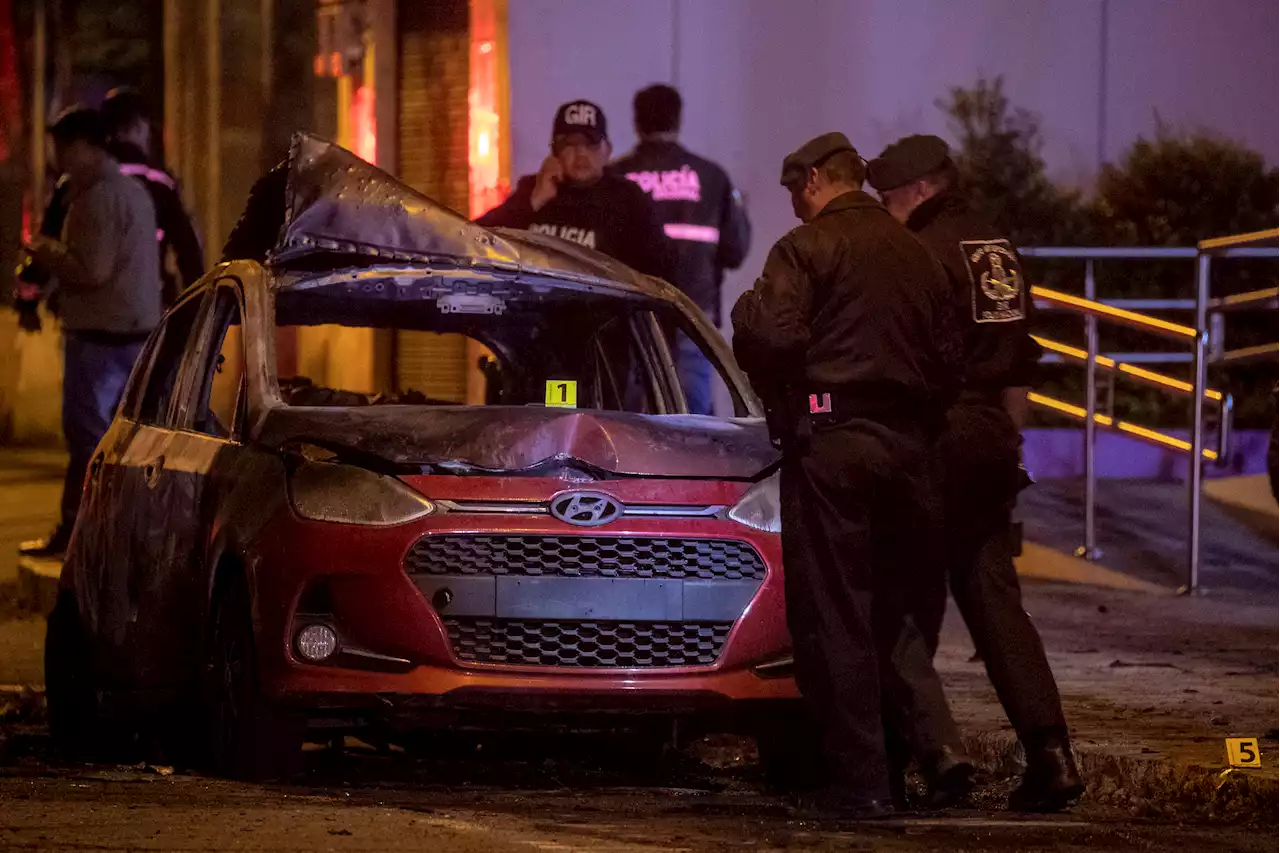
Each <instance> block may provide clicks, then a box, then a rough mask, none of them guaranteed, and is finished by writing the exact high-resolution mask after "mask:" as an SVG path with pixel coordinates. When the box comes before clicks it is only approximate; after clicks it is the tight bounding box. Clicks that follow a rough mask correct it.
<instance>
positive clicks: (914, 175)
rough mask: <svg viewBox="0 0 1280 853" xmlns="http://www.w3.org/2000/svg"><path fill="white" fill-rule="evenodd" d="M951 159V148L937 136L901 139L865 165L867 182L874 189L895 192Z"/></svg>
mask: <svg viewBox="0 0 1280 853" xmlns="http://www.w3.org/2000/svg"><path fill="white" fill-rule="evenodd" d="M950 160H951V149H950V148H948V147H947V143H946V141H945V140H943V139H942V138H940V137H937V136H930V135H926V134H915V135H914V136H904V137H903V138H902V139H899V140H898V141H897V142H895V143H893V144H892V145H890V146H889V147H888V148H886V149H884V151H882V152H881V153H880V156H879V157H877V158H876V159H874V160H872V161H871V162H870V163H869V164H868V165H867V183H869V184H871V186H872V187H873V188H874V189H876V190H878V191H879V192H885V191H887V190H893V189H897V188H898V187H903V186H906V185H907V184H909V183H911V182H913V181H918V180H920V179H921V178H923V177H924V176H925V175H931V174H933V173H934V172H936V171H938V170H939V169H941V168H942V167H943V166H945V165H946V164H947V163H948V162H949V161H950Z"/></svg>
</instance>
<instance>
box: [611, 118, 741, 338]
mask: <svg viewBox="0 0 1280 853" xmlns="http://www.w3.org/2000/svg"><path fill="white" fill-rule="evenodd" d="M610 169H611V171H612V172H613V173H615V174H617V175H620V176H622V177H625V178H627V179H628V180H630V181H632V182H633V183H635V184H636V185H637V186H639V187H640V189H642V190H644V192H645V193H646V194H648V196H649V197H650V198H651V199H653V203H654V207H655V209H656V210H657V213H658V220H659V221H660V222H661V223H662V229H663V231H664V232H665V234H666V236H667V237H668V238H669V239H670V240H671V241H672V246H673V249H674V263H675V267H674V270H673V272H672V275H673V278H672V280H671V282H672V284H674V285H676V286H677V287H679V288H680V289H681V290H683V291H684V292H685V293H686V294H687V295H688V296H689V298H690V299H692V300H693V301H694V302H696V303H697V304H698V307H700V308H701V309H702V310H703V311H704V312H705V313H706V314H707V316H708V317H710V318H711V320H712V322H715V323H718V322H719V320H720V285H721V282H722V281H723V280H724V271H725V270H726V269H737V268H738V267H739V266H741V265H742V262H743V260H744V259H745V258H746V256H747V251H748V250H749V249H750V247H751V223H750V221H749V220H748V219H747V213H746V209H745V208H744V207H743V205H742V197H741V195H740V194H739V193H738V191H737V190H735V189H734V187H733V183H732V182H731V181H730V180H729V176H728V175H727V174H726V173H725V171H724V169H721V168H720V167H719V166H717V165H716V164H715V163H712V162H711V161H710V160H706V159H704V158H702V157H699V156H698V155H696V154H694V153H692V152H690V151H689V150H687V149H686V148H684V147H683V146H681V145H679V144H678V143H676V142H670V141H649V142H641V143H640V144H639V145H638V146H636V148H635V150H633V151H632V152H631V153H629V154H626V155H625V156H623V157H621V158H620V159H618V160H617V161H615V162H614V163H613V165H612V166H611V167H610Z"/></svg>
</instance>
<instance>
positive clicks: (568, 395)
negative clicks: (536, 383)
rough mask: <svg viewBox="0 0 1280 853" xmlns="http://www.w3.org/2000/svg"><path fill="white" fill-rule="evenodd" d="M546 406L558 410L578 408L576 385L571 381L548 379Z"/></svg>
mask: <svg viewBox="0 0 1280 853" xmlns="http://www.w3.org/2000/svg"><path fill="white" fill-rule="evenodd" d="M547 405H548V406H555V407H557V408H560V409H576V408H578V383H577V382H574V381H573V380H571V379H548V380H547Z"/></svg>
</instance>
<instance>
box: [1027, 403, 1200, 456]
mask: <svg viewBox="0 0 1280 853" xmlns="http://www.w3.org/2000/svg"><path fill="white" fill-rule="evenodd" d="M1027 402H1029V403H1034V404H1035V405H1037V406H1040V407H1042V408H1045V409H1052V410H1053V411H1055V412H1059V413H1061V414H1064V415H1069V416H1071V417H1073V418H1075V419H1077V420H1081V421H1082V420H1084V419H1085V417H1086V412H1085V410H1084V407H1083V406H1077V405H1075V404H1073V403H1068V402H1067V401H1066V400H1059V399H1058V398H1057V397H1050V396H1047V395H1045V394H1040V393H1037V392H1035V391H1032V392H1031V393H1030V394H1028V395H1027ZM1093 420H1094V423H1096V424H1097V425H1098V426H1101V427H1106V428H1108V429H1112V430H1115V431H1116V432H1123V433H1127V434H1128V435H1132V436H1134V437H1135V438H1140V439H1142V440H1143V441H1146V442H1149V443H1151V444H1158V445H1161V446H1162V447H1168V448H1171V449H1173V450H1180V451H1182V452H1183V453H1186V452H1188V451H1189V450H1190V449H1191V442H1189V441H1187V440H1186V439H1184V438H1178V437H1177V436H1175V435H1169V434H1168V433H1165V432H1160V431H1159V430H1154V429H1148V428H1147V427H1144V426H1141V425H1139V424H1135V423H1131V422H1129V421H1124V420H1121V419H1120V418H1116V417H1112V416H1111V415H1104V414H1101V413H1095V414H1094V416H1093ZM1200 452H1201V455H1202V456H1203V457H1204V458H1205V459H1206V460H1208V461H1210V462H1216V461H1217V459H1218V451H1216V450H1211V449H1209V448H1205V449H1204V450H1202V451H1200Z"/></svg>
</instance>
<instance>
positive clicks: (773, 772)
mask: <svg viewBox="0 0 1280 853" xmlns="http://www.w3.org/2000/svg"><path fill="white" fill-rule="evenodd" d="M817 732H818V730H817V726H816V725H815V724H814V723H813V721H812V719H811V718H810V717H809V715H808V714H807V713H806V712H804V711H797V712H794V713H788V714H780V715H778V716H777V717H774V718H772V719H770V720H768V721H766V722H765V723H764V724H763V725H762V726H761V727H760V728H759V729H758V730H757V732H756V750H757V751H758V753H759V756H760V769H761V772H762V773H763V774H764V781H765V784H766V785H767V786H768V787H769V788H770V789H772V790H774V791H779V792H784V793H799V792H805V791H813V790H816V789H818V788H821V787H822V786H823V785H824V784H825V783H826V781H827V764H826V760H825V758H824V757H823V756H824V754H823V749H822V739H821V737H820V736H819V735H818V733H817Z"/></svg>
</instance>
